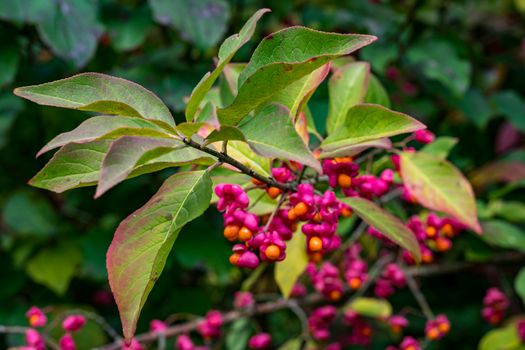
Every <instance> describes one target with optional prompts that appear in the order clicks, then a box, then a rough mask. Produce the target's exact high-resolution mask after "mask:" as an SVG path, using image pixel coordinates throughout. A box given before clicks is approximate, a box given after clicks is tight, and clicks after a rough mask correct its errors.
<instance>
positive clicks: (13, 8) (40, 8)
mask: <svg viewBox="0 0 525 350" xmlns="http://www.w3.org/2000/svg"><path fill="white" fill-rule="evenodd" d="M53 10H54V8H53V6H50V3H49V1H47V0H2V1H0V18H2V19H6V20H10V21H15V22H32V23H34V22H38V21H39V20H42V19H43V18H47V17H48V16H49V15H50V14H51V13H52V11H53Z"/></svg>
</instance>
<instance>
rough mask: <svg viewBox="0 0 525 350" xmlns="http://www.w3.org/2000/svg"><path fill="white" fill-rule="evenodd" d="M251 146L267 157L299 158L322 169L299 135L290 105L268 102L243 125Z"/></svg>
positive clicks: (317, 169)
mask: <svg viewBox="0 0 525 350" xmlns="http://www.w3.org/2000/svg"><path fill="white" fill-rule="evenodd" d="M240 129H241V131H242V132H243V133H244V136H245V137H246V140H248V143H249V145H250V146H251V148H252V149H253V150H254V151H255V152H256V153H257V154H260V155H262V156H264V157H270V158H280V159H285V160H286V159H290V160H295V161H297V162H299V163H302V164H304V165H308V166H310V167H312V168H313V169H315V170H316V171H317V172H319V173H320V172H321V171H322V170H321V164H320V163H319V161H318V160H317V159H315V157H314V155H313V154H312V152H310V150H309V149H308V147H306V145H305V144H304V142H303V140H302V139H301V137H300V136H299V134H297V131H296V130H295V127H294V125H293V124H292V121H291V119H290V117H289V111H288V109H287V108H286V107H284V106H280V105H268V106H266V107H265V108H263V109H262V110H261V111H260V112H259V113H258V114H257V115H256V116H255V117H252V118H249V119H248V120H247V121H246V122H245V123H243V124H242V125H241V126H240Z"/></svg>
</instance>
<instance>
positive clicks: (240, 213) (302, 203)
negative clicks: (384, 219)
mask: <svg viewBox="0 0 525 350" xmlns="http://www.w3.org/2000/svg"><path fill="white" fill-rule="evenodd" d="M324 164H325V172H326V173H327V175H328V177H329V179H330V180H329V181H330V182H334V184H333V185H334V186H337V185H339V186H340V187H341V189H342V190H343V191H344V190H345V189H348V190H349V191H350V190H351V191H352V192H351V193H350V192H348V193H349V194H351V195H358V193H357V192H356V191H355V190H353V189H352V178H353V177H355V176H357V171H358V166H357V165H356V164H355V163H353V162H352V161H351V160H350V159H345V160H340V159H338V160H337V161H336V160H334V161H325V163H324ZM272 175H273V178H274V179H275V180H276V181H278V182H282V183H289V182H291V181H294V180H295V179H296V175H295V174H294V173H293V172H292V170H290V168H288V167H279V168H273V169H272ZM334 179H335V180H334ZM381 181H382V180H381ZM256 183H257V184H258V186H263V185H262V184H259V183H258V182H256ZM362 183H364V182H362ZM365 187H366V186H365ZM274 188H276V187H270V188H268V189H267V192H268V194H269V195H270V197H272V198H273V197H274V196H273V194H274V193H276V192H277V191H276V190H273V191H270V190H271V189H274ZM276 189H277V190H279V191H280V189H278V188H276ZM215 193H216V195H217V196H218V198H219V201H218V203H217V209H218V210H219V211H222V212H223V218H224V236H225V237H226V238H227V239H228V240H230V241H232V242H238V243H237V244H235V245H234V246H233V248H232V251H233V254H232V255H231V257H230V262H231V263H232V264H234V265H236V266H239V267H244V268H249V269H254V268H256V267H257V266H258V265H259V263H260V261H267V262H274V261H282V260H284V259H285V257H286V241H288V240H290V239H291V238H292V236H293V234H294V232H295V231H296V230H297V227H298V223H299V222H303V224H302V227H301V230H302V233H303V234H304V235H306V237H307V245H306V250H307V252H308V254H309V255H310V256H311V258H312V259H313V260H316V261H320V259H321V257H322V256H323V255H324V254H326V253H328V252H330V251H333V250H335V249H337V248H338V247H339V246H340V244H341V239H340V237H339V236H338V235H337V234H336V229H337V224H338V221H339V217H340V216H344V217H348V216H350V215H351V214H352V211H351V210H350V208H349V207H348V206H347V205H344V204H342V203H340V202H339V201H338V200H337V198H336V196H335V193H334V192H333V191H326V192H324V193H323V194H322V195H318V194H316V193H315V192H314V187H313V185H311V184H308V183H302V184H298V185H297V191H296V192H294V193H291V194H289V195H288V197H287V198H286V199H287V200H286V201H284V203H283V206H282V208H277V209H276V211H275V213H274V214H273V215H272V216H271V217H270V218H267V217H258V216H257V215H255V214H253V213H251V212H249V211H248V207H249V204H250V200H249V198H248V195H247V194H246V192H245V191H244V190H243V189H242V188H241V187H240V186H239V185H234V184H219V185H217V186H216V187H215ZM281 193H282V192H279V193H278V194H277V195H280V194H281ZM378 193H379V192H378ZM266 220H268V221H266ZM264 221H266V222H264ZM262 224H265V225H264V226H263V225H262Z"/></svg>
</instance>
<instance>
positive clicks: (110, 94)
mask: <svg viewBox="0 0 525 350" xmlns="http://www.w3.org/2000/svg"><path fill="white" fill-rule="evenodd" d="M14 92H15V94H16V95H18V96H20V97H23V98H26V99H28V100H30V101H33V102H36V103H38V104H41V105H45V106H54V107H62V108H70V109H78V110H82V111H90V112H98V113H104V114H116V115H123V116H128V117H141V118H145V119H151V120H159V121H162V122H164V123H166V124H168V125H171V126H174V125H175V122H174V120H173V117H172V116H171V113H170V111H169V110H168V107H166V105H164V103H162V101H161V100H160V99H159V98H158V97H157V96H155V94H153V93H152V92H151V91H149V90H146V89H145V88H143V87H142V86H140V85H138V84H136V83H133V82H131V81H128V80H125V79H121V78H116V77H112V76H109V75H105V74H100V73H82V74H78V75H74V76H72V77H71V78H66V79H62V80H57V81H53V82H50V83H45V84H41V85H32V86H25V87H20V88H17V89H15V91H14Z"/></svg>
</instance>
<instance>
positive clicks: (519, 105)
mask: <svg viewBox="0 0 525 350" xmlns="http://www.w3.org/2000/svg"><path fill="white" fill-rule="evenodd" d="M491 100H492V103H493V104H494V105H495V106H496V110H497V111H498V112H499V113H500V114H501V115H503V116H505V118H507V119H508V120H509V121H510V122H511V123H512V125H514V127H515V128H517V129H519V130H520V131H525V118H523V115H524V114H525V100H523V98H522V97H521V96H520V95H519V94H518V93H517V92H516V91H512V90H507V91H500V92H498V93H497V94H495V95H494V96H492V99H491Z"/></svg>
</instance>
